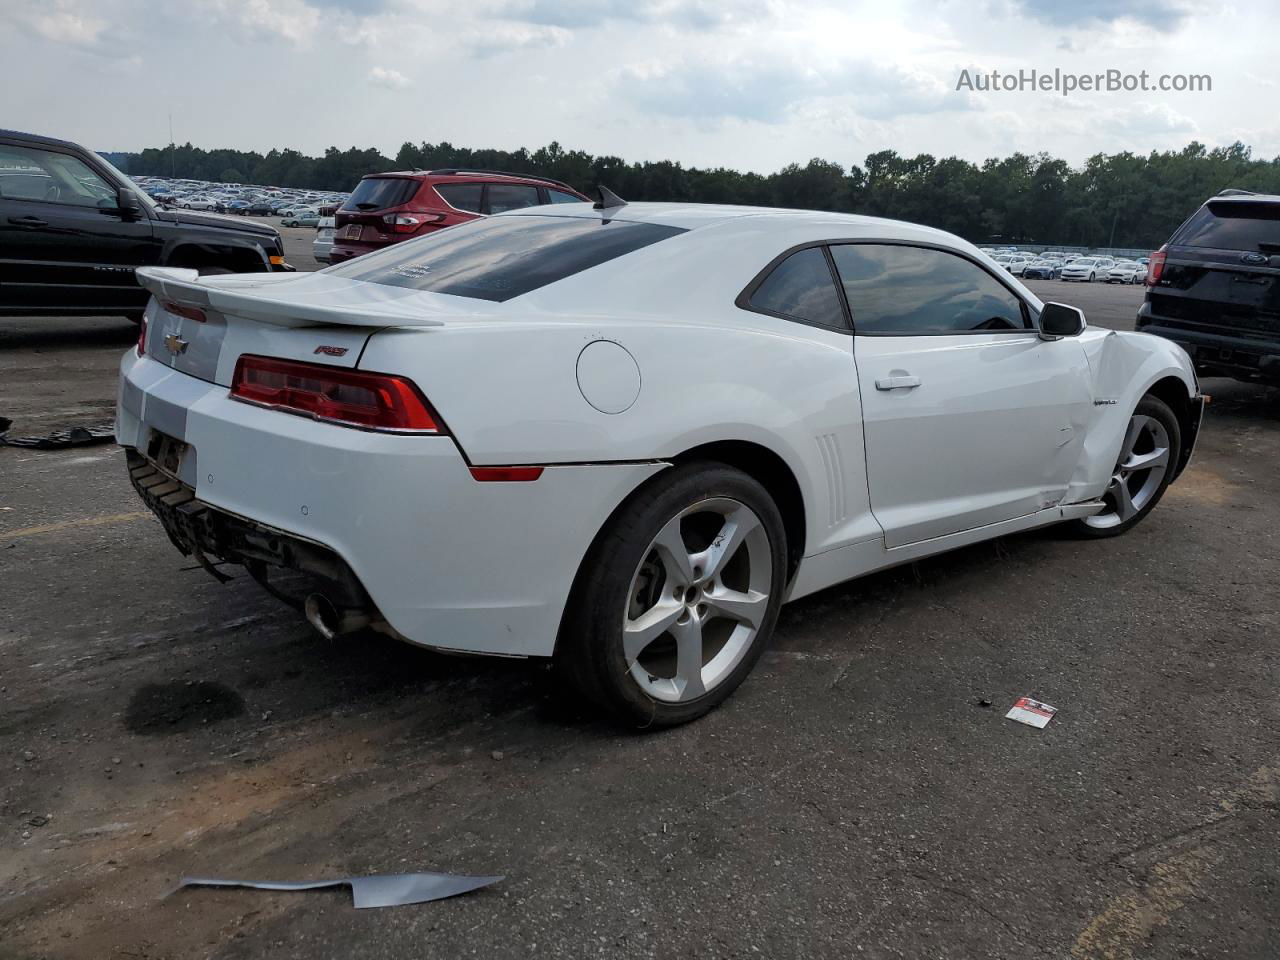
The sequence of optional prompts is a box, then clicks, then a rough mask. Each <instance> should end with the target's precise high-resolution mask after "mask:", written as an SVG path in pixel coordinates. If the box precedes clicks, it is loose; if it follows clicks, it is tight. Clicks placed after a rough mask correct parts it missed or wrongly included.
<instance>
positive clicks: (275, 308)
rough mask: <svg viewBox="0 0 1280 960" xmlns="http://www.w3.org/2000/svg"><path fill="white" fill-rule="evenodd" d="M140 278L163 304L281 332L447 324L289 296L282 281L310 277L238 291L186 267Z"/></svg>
mask: <svg viewBox="0 0 1280 960" xmlns="http://www.w3.org/2000/svg"><path fill="white" fill-rule="evenodd" d="M135 274H136V275H137V277H138V283H140V284H141V285H142V286H143V288H144V289H146V290H147V291H148V292H149V293H150V294H151V295H152V296H154V297H156V298H157V299H158V300H168V301H171V302H173V303H178V304H181V305H183V306H190V307H207V308H209V309H212V310H216V311H218V312H219V313H229V314H231V315H233V316H240V317H249V318H250V319H253V320H260V321H262V322H263V323H271V324H275V325H276V326H281V327H308V326H315V325H335V326H344V327H442V326H444V321H443V320H437V319H435V318H433V317H426V316H423V315H422V314H421V313H420V312H417V311H414V310H411V309H409V308H406V307H399V305H398V304H396V303H395V302H388V303H383V304H360V305H358V306H355V305H343V304H338V305H334V304H326V303H314V302H310V301H308V300H306V299H303V298H299V297H297V296H294V297H288V296H287V295H285V294H286V290H285V289H284V288H285V287H287V284H282V283H280V282H279V281H282V280H294V279H300V278H301V277H304V276H307V274H296V273H292V274H289V273H261V274H258V273H251V274H239V275H236V276H235V277H234V281H235V282H236V283H237V286H235V287H233V286H222V285H218V286H212V285H208V284H205V283H204V282H202V279H201V277H200V274H199V272H198V271H196V270H192V269H189V268H186V267H138V269H137V270H136V271H135ZM216 279H217V281H219V282H221V281H226V280H229V279H232V278H231V277H227V276H221V275H220V276H218V277H217V278H216ZM277 288H280V289H277Z"/></svg>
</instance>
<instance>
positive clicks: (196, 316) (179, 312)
mask: <svg viewBox="0 0 1280 960" xmlns="http://www.w3.org/2000/svg"><path fill="white" fill-rule="evenodd" d="M164 308H165V309H166V310H167V311H169V312H170V313H172V314H173V315H174V316H178V317H186V318H187V319H188V320H195V321H196V322H197V323H204V322H205V321H206V320H207V319H209V318H208V317H206V316H205V315H204V311H203V310H201V309H200V308H199V307H188V306H186V305H185V304H181V303H174V302H173V301H172V300H166V301H165V302H164Z"/></svg>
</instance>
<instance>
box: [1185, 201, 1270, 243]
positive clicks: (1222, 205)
mask: <svg viewBox="0 0 1280 960" xmlns="http://www.w3.org/2000/svg"><path fill="white" fill-rule="evenodd" d="M1174 243H1176V244H1178V245H1180V246H1184V247H1217V248H1218V249H1220V250H1257V249H1258V246H1259V245H1260V244H1267V245H1268V246H1270V247H1275V246H1277V245H1280V203H1252V202H1248V201H1240V200H1235V201H1225V202H1223V201H1219V202H1217V203H1208V204H1205V205H1204V206H1203V207H1201V208H1200V209H1199V210H1197V211H1196V212H1195V215H1194V216H1192V218H1191V219H1190V220H1188V221H1187V223H1186V226H1184V227H1183V228H1182V230H1181V231H1180V232H1179V234H1178V236H1177V238H1176V239H1175V240H1174Z"/></svg>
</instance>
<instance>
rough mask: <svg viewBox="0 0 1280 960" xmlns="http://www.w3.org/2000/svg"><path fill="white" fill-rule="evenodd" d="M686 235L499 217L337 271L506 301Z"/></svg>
mask: <svg viewBox="0 0 1280 960" xmlns="http://www.w3.org/2000/svg"><path fill="white" fill-rule="evenodd" d="M684 232H685V231H684V230H683V229H681V228H680V227H668V226H663V225H662V224H657V223H631V222H628V221H625V220H597V219H595V218H585V217H582V218H579V217H526V216H514V217H494V218H493V219H491V220H476V221H472V222H471V223H467V224H463V225H461V226H457V227H450V228H448V229H447V230H441V231H439V232H437V233H434V234H432V235H430V236H427V237H422V238H420V239H417V240H410V241H408V242H407V243H398V244H395V245H393V246H390V247H386V248H385V249H383V250H380V251H378V252H376V253H369V254H365V255H364V256H363V257H358V258H356V259H354V260H348V261H347V262H346V263H343V264H340V265H339V266H337V267H332V268H330V270H329V272H330V273H334V274H337V275H338V276H340V277H350V278H351V279H352V280H366V281H368V282H370V283H385V284H389V285H391V286H394V287H409V288H410V289H413V290H427V291H430V292H431V293H449V294H453V295H454V296H456V297H472V298H475V299H477V300H492V301H495V302H497V303H502V302H503V301H505V300H510V299H511V298H512V297H518V296H520V295H521V294H523V293H528V292H529V291H530V290H537V289H538V288H539V287H545V286H546V285H547V284H549V283H555V282H556V281H557V280H563V279H564V278H565V277H571V276H573V275H574V274H575V273H581V272H582V271H583V270H589V269H590V268H592V267H596V266H599V265H600V264H602V263H607V262H608V261H610V260H614V259H616V258H618V257H621V256H624V255H625V254H628V253H632V252H633V251H636V250H639V249H641V248H642V247H647V246H649V245H650V244H653V243H657V242H658V241H659V240H666V239H667V238H668V237H673V236H675V235H676V234H680V233H684Z"/></svg>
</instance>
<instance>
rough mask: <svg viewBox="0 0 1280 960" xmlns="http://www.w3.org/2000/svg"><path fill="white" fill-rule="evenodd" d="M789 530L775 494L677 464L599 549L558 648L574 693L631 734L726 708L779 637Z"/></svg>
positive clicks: (707, 466)
mask: <svg viewBox="0 0 1280 960" xmlns="http://www.w3.org/2000/svg"><path fill="white" fill-rule="evenodd" d="M786 555H787V553H786V533H785V530H784V527H783V523H782V517H781V515H780V514H779V512H778V508H777V506H776V505H775V504H774V502H773V499H772V498H771V497H770V496H769V494H768V492H767V491H766V490H765V489H764V488H763V487H762V486H761V485H760V484H759V483H758V482H757V481H755V480H754V479H752V478H751V477H749V476H747V475H746V474H744V473H742V472H741V471H739V470H735V469H733V468H732V467H729V466H726V465H724V464H719V463H712V462H702V463H690V464H684V465H682V466H679V467H675V468H673V469H672V470H670V471H667V472H666V473H664V474H661V475H660V476H659V477H657V478H656V479H655V480H654V481H653V482H652V483H651V484H650V485H649V486H648V487H646V488H644V489H642V490H641V491H640V492H639V493H638V494H636V495H635V496H634V497H633V498H632V500H631V501H630V502H628V503H627V504H626V505H625V506H624V507H623V508H622V509H621V510H620V511H619V512H618V514H617V515H615V517H614V519H613V520H612V522H611V526H610V527H609V528H608V529H607V530H605V531H604V532H603V533H602V534H601V536H600V537H599V538H598V540H597V542H596V543H595V544H594V545H593V546H592V548H591V551H590V552H589V554H588V556H587V557H586V559H585V560H584V562H583V567H582V572H581V573H580V574H579V577H578V583H577V584H576V585H575V588H574V592H573V596H572V597H571V598H570V605H569V609H568V611H567V613H566V618H565V626H564V630H563V631H562V634H561V638H560V642H559V644H558V648H557V650H556V668H557V672H558V673H559V674H560V675H561V676H562V677H563V678H564V679H565V680H566V681H567V683H568V685H569V686H570V687H571V688H573V690H574V691H575V692H576V693H578V694H579V695H580V696H582V697H583V698H584V699H586V700H588V701H590V702H592V703H594V704H595V705H596V706H598V707H600V708H602V709H603V710H604V711H605V712H607V713H608V714H610V715H612V716H613V717H614V718H615V719H617V720H619V721H620V722H622V723H624V724H626V725H628V726H632V727H669V726H674V725H676V724H680V723H686V722H688V721H690V720H693V719H695V718H697V717H700V716H702V715H703V714H705V713H707V712H709V711H710V710H712V709H713V708H714V707H716V706H718V705H719V704H720V703H721V702H723V701H724V700H725V699H726V698H727V697H728V696H729V695H730V694H731V693H732V692H733V691H734V690H735V689H736V688H737V687H738V685H739V684H741V683H742V681H743V680H744V679H745V678H746V676H747V674H748V673H750V672H751V669H752V667H754V666H755V663H756V661H757V660H758V659H759V658H760V654H761V652H762V651H763V650H764V646H765V644H766V643H767V642H768V639H769V637H770V635H771V634H772V633H773V627H774V624H775V623H776V622H777V618H778V609H779V607H780V606H781V604H782V593H783V590H784V589H785V585H786Z"/></svg>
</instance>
